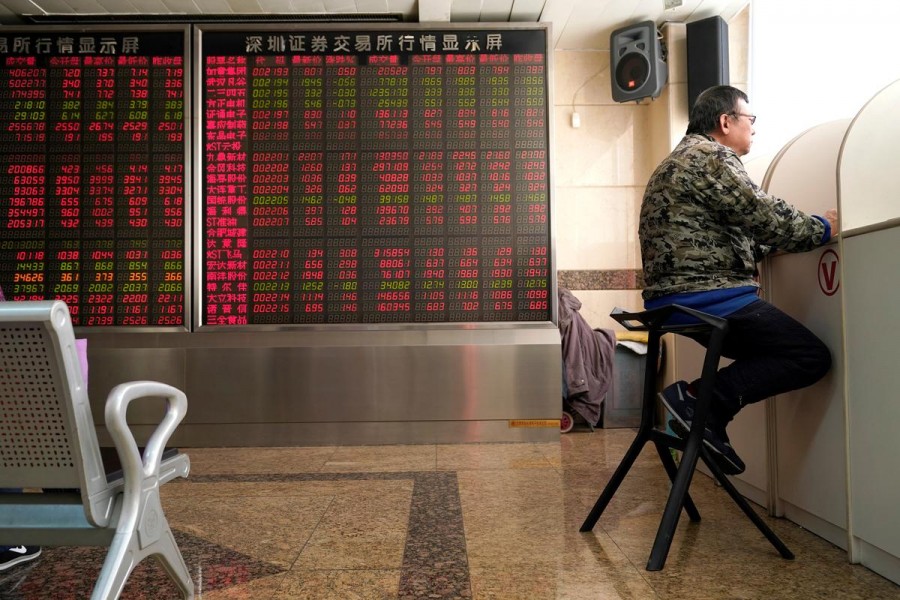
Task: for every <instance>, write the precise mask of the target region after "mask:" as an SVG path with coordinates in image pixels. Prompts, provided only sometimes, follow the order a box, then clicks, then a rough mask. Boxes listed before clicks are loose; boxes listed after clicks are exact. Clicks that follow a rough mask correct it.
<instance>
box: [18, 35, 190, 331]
mask: <svg viewBox="0 0 900 600" xmlns="http://www.w3.org/2000/svg"><path fill="white" fill-rule="evenodd" d="M146 33H164V34H173V37H177V36H180V37H181V40H182V51H181V52H180V53H177V55H178V56H180V57H181V59H182V64H181V70H182V76H181V90H182V98H181V100H182V112H183V115H182V117H181V119H180V123H181V131H182V133H183V135H182V141H181V144H180V148H181V149H180V150H179V151H180V152H181V153H182V159H181V161H180V164H181V167H182V182H181V185H182V189H183V198H182V204H181V209H182V218H183V223H182V225H181V237H180V239H181V243H182V249H181V250H182V259H181V263H182V264H181V270H180V277H181V284H182V289H183V292H182V293H183V298H182V299H181V302H180V303H174V302H173V305H180V306H181V311H182V312H181V317H182V319H181V320H182V322H181V324H177V325H149V324H148V325H125V324H113V325H86V324H78V325H76V326H75V330H76V331H78V332H101V331H103V332H107V331H108V332H184V331H191V330H193V328H194V323H193V321H192V319H193V315H194V311H193V310H192V297H193V286H192V282H193V279H194V277H193V265H194V261H193V243H192V240H191V235H192V230H193V227H192V221H193V209H194V205H195V201H196V199H195V195H194V192H193V187H192V186H193V181H194V177H193V173H192V168H193V163H194V160H193V157H192V156H191V148H192V144H193V137H194V134H193V127H192V117H193V114H194V108H193V104H192V97H193V93H192V90H193V89H194V86H193V83H192V69H193V64H194V61H193V58H192V50H193V28H192V26H191V25H190V24H185V23H179V24H146V25H144V24H124V23H123V24H116V25H83V26H79V25H47V26H41V27H34V26H12V27H8V28H4V29H3V30H2V31H0V38H6V39H7V40H10V39H13V38H16V37H19V38H23V39H24V38H26V37H27V38H29V40H31V41H33V40H39V39H41V38H48V37H49V38H52V39H58V38H60V37H62V36H67V37H69V36H71V37H72V38H73V39H74V40H76V44H77V43H78V39H79V36H80V37H89V36H94V37H97V36H104V35H105V36H107V37H110V36H121V37H132V36H140V35H141V34H146ZM7 43H8V42H7ZM19 55H22V56H40V55H41V54H39V53H37V52H31V53H20V54H19ZM43 55H47V56H60V55H62V54H57V53H55V52H45V53H44V54H43ZM73 55H74V56H78V55H79V54H78V53H77V49H76V52H75V53H74V54H73ZM95 55H99V53H98V54H95ZM107 55H108V54H107ZM112 55H113V56H125V55H126V54H124V53H115V54H112ZM138 55H140V53H138ZM2 56H17V54H15V53H13V52H9V53H7V54H6V55H0V57H2ZM63 56H64V55H63ZM151 110H152V108H151ZM159 110H160V111H163V110H164V109H159ZM80 122H84V121H83V120H80ZM49 154H50V153H49V152H47V156H49ZM82 155H83V153H82ZM151 170H152V169H151ZM48 187H49V184H48ZM115 197H116V200H115V202H116V205H118V203H119V202H121V198H120V197H119V194H118V193H115ZM148 206H149V207H153V206H154V198H152V197H151V198H149V203H148ZM151 214H152V213H151ZM118 237H120V236H117V238H116V239H118ZM79 239H83V238H79ZM118 258H119V257H118V256H117V257H116V259H118ZM116 270H118V267H117V268H116ZM148 270H149V267H148ZM79 272H80V271H79ZM173 272H174V270H173ZM4 291H6V290H4ZM79 293H82V294H84V293H87V292H79ZM124 293H125V292H119V291H118V290H115V289H114V292H113V296H114V297H119V296H121V295H122V294H124ZM6 296H7V299H12V296H13V294H12V293H10V292H9V291H6ZM44 296H45V298H46V299H53V298H55V297H56V296H55V295H54V294H53V293H48V292H45V293H44ZM152 296H153V295H151V298H150V299H148V302H150V303H151V304H152V302H153V300H152ZM151 310H152V306H151Z"/></svg>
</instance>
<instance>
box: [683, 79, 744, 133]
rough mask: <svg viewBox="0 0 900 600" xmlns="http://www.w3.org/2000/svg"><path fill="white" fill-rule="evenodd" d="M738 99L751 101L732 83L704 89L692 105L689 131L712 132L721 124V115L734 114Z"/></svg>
mask: <svg viewBox="0 0 900 600" xmlns="http://www.w3.org/2000/svg"><path fill="white" fill-rule="evenodd" d="M738 100H743V101H744V102H749V99H748V98H747V94H745V93H744V92H742V91H741V90H739V89H737V88H735V87H731V86H730V85H717V86H714V87H711V88H707V89H705V90H703V92H702V93H701V94H700V95H699V96H697V100H696V101H695V102H694V106H692V107H691V118H690V122H689V123H688V128H687V133H688V134H691V133H712V132H713V131H715V130H716V128H717V127H718V126H719V115H730V114H734V112H735V111H736V110H737V103H738Z"/></svg>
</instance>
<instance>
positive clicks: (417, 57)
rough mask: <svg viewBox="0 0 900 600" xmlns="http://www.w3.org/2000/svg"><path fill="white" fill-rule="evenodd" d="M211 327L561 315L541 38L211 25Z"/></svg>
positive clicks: (206, 229)
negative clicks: (555, 294) (555, 310)
mask: <svg viewBox="0 0 900 600" xmlns="http://www.w3.org/2000/svg"><path fill="white" fill-rule="evenodd" d="M202 49H203V50H202V56H201V59H200V60H201V68H202V70H203V76H202V91H203V98H202V102H201V107H202V108H201V111H202V121H203V128H202V136H203V137H202V142H201V143H202V152H203V161H202V174H201V177H202V179H203V181H202V185H201V189H202V190H204V196H203V209H202V210H203V212H202V215H203V217H202V223H201V228H202V245H201V252H202V269H201V271H202V282H201V283H202V285H203V292H202V294H203V300H204V301H203V304H202V307H203V308H202V311H203V315H202V322H203V324H206V325H239V324H267V323H271V324H279V323H413V322H490V321H548V320H551V314H550V309H551V302H550V298H551V288H552V278H551V270H550V269H551V264H550V259H551V256H550V218H549V217H550V215H549V206H550V203H549V157H548V146H549V144H548V138H549V135H548V124H547V120H548V113H547V111H548V94H547V75H548V74H547V62H546V31H545V30H544V29H531V30H516V29H509V30H505V29H501V30H498V31H490V30H478V31H475V32H472V31H452V30H450V31H427V32H422V31H418V32H416V33H415V35H412V34H410V35H406V34H404V33H402V32H397V31H396V30H395V31H373V32H359V31H353V32H340V31H334V32H328V33H327V34H321V33H320V34H316V35H313V34H308V33H304V32H262V33H259V34H251V33H246V32H234V31H207V32H204V33H203V38H202Z"/></svg>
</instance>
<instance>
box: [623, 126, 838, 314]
mask: <svg viewBox="0 0 900 600" xmlns="http://www.w3.org/2000/svg"><path fill="white" fill-rule="evenodd" d="M824 234H825V224H824V223H823V222H822V221H821V220H820V219H818V218H816V217H813V216H810V215H806V214H804V213H802V212H800V211H799V210H797V209H796V208H794V207H793V206H791V205H790V204H788V203H787V202H785V201H784V200H781V199H779V198H776V197H775V196H771V195H769V194H767V193H765V192H764V191H763V190H761V189H760V188H759V187H758V186H757V185H756V184H755V183H753V182H752V181H751V180H750V177H749V175H747V171H746V170H745V169H744V164H743V163H742V162H741V159H740V158H739V157H738V155H737V154H736V153H735V152H734V151H733V150H732V149H731V148H728V147H727V146H723V145H722V144H719V143H718V142H716V141H715V140H713V139H712V138H711V137H708V136H705V135H699V134H691V135H687V136H685V137H684V139H682V140H681V142H680V143H679V144H678V146H677V147H676V148H675V150H673V151H672V153H671V154H670V155H669V156H668V157H667V158H666V159H665V160H664V161H663V162H662V164H660V165H659V167H657V169H656V171H654V172H653V175H652V176H651V177H650V182H649V183H648V184H647V190H646V191H645V192H644V200H643V203H642V204H641V216H640V225H639V226H638V235H639V237H640V242H641V260H642V261H643V265H644V294H643V296H644V299H645V300H649V299H651V298H656V297H658V296H664V295H667V294H677V293H681V292H701V291H707V290H714V289H724V288H733V287H739V286H748V285H750V286H755V285H757V284H756V282H755V281H754V275H755V274H756V263H757V262H758V261H759V260H760V259H761V258H762V257H763V256H765V255H766V254H767V253H768V252H770V251H772V250H774V249H780V250H784V251H787V252H802V251H806V250H811V249H813V248H815V247H816V246H819V245H821V244H822V242H823V239H822V238H823V237H824Z"/></svg>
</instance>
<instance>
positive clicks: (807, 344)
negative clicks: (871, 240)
mask: <svg viewBox="0 0 900 600" xmlns="http://www.w3.org/2000/svg"><path fill="white" fill-rule="evenodd" d="M755 122H756V116H755V115H753V114H751V112H750V107H749V104H748V98H747V95H746V94H745V93H744V92H742V91H741V90H738V89H736V88H733V87H730V86H724V85H723V86H716V87H712V88H709V89H708V90H706V91H704V92H703V93H702V94H700V96H699V97H698V98H697V101H696V102H695V103H694V106H693V107H692V108H691V113H690V122H689V124H688V129H687V133H686V135H685V137H684V138H683V139H682V140H681V142H680V143H679V144H678V146H677V147H676V148H675V150H673V151H672V153H671V154H670V155H669V156H668V157H667V158H666V159H665V160H664V161H663V162H662V163H661V164H660V165H659V167H657V169H656V171H654V173H653V175H652V176H651V177H650V182H649V183H648V184H647V189H646V191H645V193H644V199H643V203H642V204H641V216H640V224H639V227H638V234H639V237H640V243H641V259H642V261H643V267H644V285H645V288H644V292H643V297H644V306H645V308H647V309H651V308H658V307H660V306H665V305H668V304H680V305H682V306H687V307H690V308H694V309H696V310H700V311H703V312H705V313H709V314H712V315H715V316H718V317H723V318H725V319H727V321H728V333H727V335H726V337H725V340H724V344H723V349H722V356H725V357H727V358H730V359H733V360H734V362H733V363H731V364H730V365H729V366H727V367H724V368H723V369H720V370H719V372H718V375H717V377H716V384H715V389H714V394H713V399H712V405H711V409H710V417H709V420H708V422H707V425H706V430H705V432H704V443H705V445H706V446H707V447H708V448H710V449H711V450H712V456H713V458H714V459H715V460H716V462H717V463H719V466H720V467H721V468H722V470H723V471H724V472H725V473H727V474H730V475H734V474H737V473H742V472H743V471H744V469H745V466H744V463H743V461H742V460H741V459H740V457H739V456H738V455H737V453H736V452H735V451H734V448H732V446H731V443H730V442H729V440H728V435H727V434H726V432H725V428H726V426H727V425H728V423H729V422H731V420H732V419H733V418H734V416H735V415H736V414H737V413H738V411H740V410H741V409H742V408H743V407H744V406H746V405H748V404H751V403H753V402H759V401H760V400H763V399H765V398H768V397H769V396H772V395H775V394H781V393H784V392H788V391H791V390H795V389H799V388H802V387H806V386H808V385H811V384H813V383H815V382H816V381H818V380H819V379H821V378H822V377H823V376H824V375H825V373H827V372H828V369H829V368H830V367H831V354H830V353H829V351H828V348H827V347H826V346H825V345H824V344H823V343H822V342H821V340H819V339H818V338H817V337H816V336H815V335H814V334H813V333H812V332H811V331H809V330H808V329H807V328H806V327H804V326H803V325H801V324H800V323H798V322H797V321H795V320H794V319H792V318H791V317H789V316H788V315H786V314H785V313H783V312H782V311H780V310H778V309H777V308H775V307H774V306H772V305H771V304H769V303H768V302H765V301H763V300H760V299H759V297H758V295H757V292H758V288H759V285H758V283H757V281H756V276H757V270H756V263H757V262H758V261H759V260H760V259H762V257H764V256H765V255H766V254H768V253H769V252H771V251H773V250H776V249H777V250H782V251H785V252H805V251H807V250H812V249H814V248H816V247H818V246H821V245H822V244H824V243H826V242H828V241H829V240H830V239H831V236H832V234H836V233H837V211H836V210H834V209H831V210H828V211H826V213H825V215H824V216H822V217H820V216H817V215H812V216H810V215H806V214H804V213H802V212H800V211H799V210H797V209H796V208H794V207H793V206H791V205H790V204H788V203H787V202H785V201H784V200H781V199H779V198H776V197H774V196H771V195H769V194H767V193H765V192H764V191H763V190H761V189H760V188H759V187H758V186H757V185H756V184H755V183H753V182H752V181H751V180H750V177H749V176H748V175H747V172H746V170H745V169H744V165H743V163H742V162H741V159H740V157H741V156H744V155H745V154H747V153H748V152H749V151H750V145H751V144H752V143H753V135H754V133H755V130H754V129H753V124H754V123H755ZM676 318H677V319H679V320H678V321H675V322H685V319H686V318H689V317H686V316H684V315H679V316H677V317H676ZM692 337H694V338H695V339H696V340H697V341H698V342H700V343H701V344H704V345H706V342H707V339H704V336H703V335H695V336H692ZM698 386H699V379H697V380H695V381H693V382H691V383H688V382H685V381H678V382H676V383H674V384H672V385H670V386H669V387H667V388H666V389H665V390H663V392H662V394H660V396H661V399H662V402H663V404H665V406H666V408H667V409H668V410H669V412H670V413H672V416H673V417H674V421H673V422H672V424H673V428H674V429H675V430H676V433H679V435H682V436H684V435H686V431H685V430H686V429H690V426H691V421H692V420H693V415H694V403H695V402H696V399H697V392H698Z"/></svg>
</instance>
